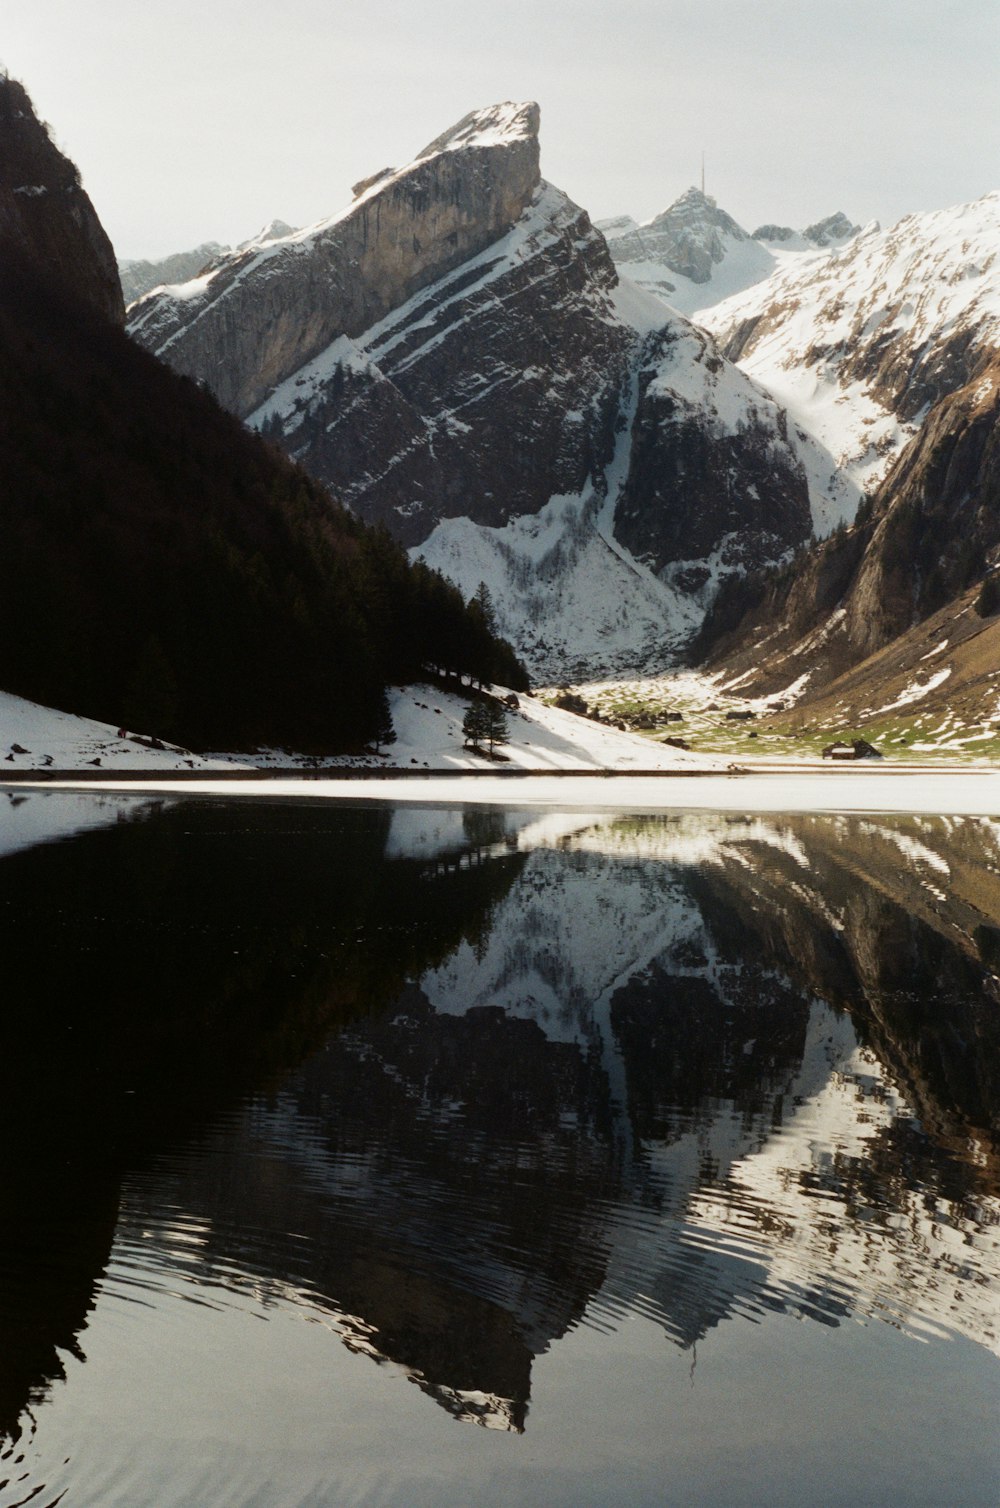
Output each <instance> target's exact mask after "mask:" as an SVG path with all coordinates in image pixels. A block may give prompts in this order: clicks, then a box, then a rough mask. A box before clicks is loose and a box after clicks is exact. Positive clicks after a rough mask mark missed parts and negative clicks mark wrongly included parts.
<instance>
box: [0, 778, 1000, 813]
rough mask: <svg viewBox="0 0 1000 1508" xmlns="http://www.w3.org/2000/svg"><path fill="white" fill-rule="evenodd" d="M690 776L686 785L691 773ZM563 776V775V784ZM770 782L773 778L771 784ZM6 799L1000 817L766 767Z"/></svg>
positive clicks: (961, 801) (958, 785) (98, 787)
mask: <svg viewBox="0 0 1000 1508" xmlns="http://www.w3.org/2000/svg"><path fill="white" fill-rule="evenodd" d="M693 775H697V776H698V779H696V780H693V779H691V776H693ZM567 777H569V778H567ZM776 777H777V778H776ZM0 784H5V785H7V787H8V793H9V794H10V795H11V796H13V794H14V792H15V791H17V792H24V791H26V790H32V789H36V790H46V791H53V790H63V791H77V792H80V791H81V790H82V791H85V792H88V793H89V792H92V793H93V794H94V795H95V796H96V795H107V794H108V793H110V792H126V791H127V792H135V793H137V794H138V793H142V794H144V795H149V794H158V795H166V794H173V795H177V796H179V795H181V794H183V795H184V796H209V797H212V796H215V797H225V798H229V799H237V798H239V797H253V798H255V799H261V798H264V799H270V800H281V801H289V800H290V801H310V802H314V801H331V800H332V801H343V802H346V803H351V802H359V801H364V802H369V801H374V802H381V803H384V804H390V805H392V804H399V803H404V802H406V803H418V804H423V805H430V806H450V805H459V806H463V805H470V804H472V805H491V806H492V805H508V806H521V807H536V806H540V807H552V808H564V809H565V808H570V809H577V808H586V809H587V810H593V811H631V812H669V811H674V810H691V809H702V810H713V811H733V812H743V813H746V812H838V813H839V812H899V813H902V812H913V813H921V814H940V815H954V816H983V817H985V816H1000V771H997V770H968V769H966V770H942V769H940V768H938V769H935V770H917V769H912V768H911V769H890V770H886V769H884V768H880V769H871V768H868V769H857V768H855V769H853V770H847V769H836V770H821V769H812V770H803V769H802V768H801V767H795V766H788V767H785V768H781V767H778V766H772V767H770V768H768V769H761V770H751V769H745V768H744V769H741V770H739V771H733V772H729V771H719V770H711V769H702V770H698V769H687V770H683V771H671V772H669V773H666V772H661V771H656V772H652V773H647V772H630V773H627V774H623V773H621V772H619V771H612V770H609V771H606V772H596V773H595V772H594V771H559V772H552V771H545V772H544V773H537V772H513V771H512V772H505V773H503V774H496V773H494V772H491V771H477V772H475V773H470V772H462V773H460V774H456V773H453V772H448V771H421V772H419V773H417V772H412V773H411V772H408V771H399V772H392V773H390V772H388V771H378V772H368V771H364V772H359V771H353V772H351V773H350V774H348V773H347V772H342V771H337V772H336V773H335V774H331V773H330V772H315V773H305V774H304V773H303V772H301V771H298V770H297V771H295V772H294V773H293V774H288V773H285V772H281V773H278V772H273V771H272V772H266V773H265V772H260V771H253V772H251V771H244V770H240V771H233V772H227V773H225V774H222V775H220V774H219V773H218V772H215V771H212V772H205V771H200V772H194V771H186V772H178V771H165V772H163V773H160V772H155V773H154V772H152V771H145V772H142V771H129V772H121V773H118V774H114V775H111V774H106V773H103V772H99V771H96V770H95V771H94V772H93V774H91V773H90V772H86V773H82V772H80V771H75V770H74V771H67V772H65V773H63V774H61V775H59V776H55V775H53V774H51V773H50V772H45V773H44V774H39V775H34V774H32V773H30V772H28V771H23V772H18V773H17V774H16V775H14V777H13V778H12V779H9V780H8V778H7V777H0Z"/></svg>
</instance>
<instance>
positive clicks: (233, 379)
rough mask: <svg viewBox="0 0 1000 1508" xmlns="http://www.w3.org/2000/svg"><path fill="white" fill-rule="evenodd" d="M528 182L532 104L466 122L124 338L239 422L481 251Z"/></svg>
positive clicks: (153, 300)
mask: <svg viewBox="0 0 1000 1508" xmlns="http://www.w3.org/2000/svg"><path fill="white" fill-rule="evenodd" d="M538 182H539V171H538V107H537V105H533V104H529V105H520V106H503V105H501V106H497V107H496V108H495V109H494V110H493V111H486V112H481V113H480V114H479V115H477V116H475V117H472V116H470V117H467V118H466V119H465V120H463V121H461V122H459V124H458V125H457V126H456V127H455V128H454V129H453V130H452V131H451V132H449V133H447V134H446V136H444V137H441V138H438V140H437V141H435V142H432V143H431V145H430V146H429V147H427V148H425V149H424V151H423V152H422V153H421V154H420V156H419V157H418V158H417V159H416V160H415V161H414V162H413V163H412V164H411V165H410V166H409V167H407V168H404V169H403V170H402V171H401V172H399V173H396V174H394V175H392V177H390V178H388V179H382V178H380V179H378V180H377V181H376V182H375V183H374V184H373V185H372V186H371V187H369V188H368V189H366V190H365V192H364V193H362V194H361V195H360V197H359V198H358V199H356V200H355V201H354V203H353V204H352V205H351V207H350V208H349V209H348V210H347V211H346V212H345V213H344V214H342V215H340V216H336V217H334V219H332V220H329V221H326V222H323V223H321V224H320V225H318V226H316V227H314V228H312V229H310V230H307V231H303V232H300V233H299V234H298V235H296V236H293V237H291V238H288V239H286V240H283V241H276V242H272V243H270V244H268V245H266V246H264V247H262V248H259V249H255V248H253V247H251V248H250V249H248V250H247V251H245V252H243V253H241V254H239V255H236V256H234V257H232V258H230V259H227V260H226V261H225V262H224V263H223V264H222V266H220V267H219V268H218V269H217V270H216V271H214V272H213V273H212V274H211V275H209V276H207V277H206V278H205V279H204V284H203V286H202V287H201V288H200V289H198V290H197V291H195V292H191V291H188V292H186V293H185V295H184V296H183V297H181V298H177V297H171V296H170V295H168V294H164V293H160V294H153V295H151V296H150V298H149V299H148V300H146V301H144V302H142V303H140V305H139V306H138V308H137V309H136V310H135V311H134V313H133V317H132V321H131V325H130V328H131V331H132V334H133V335H134V336H135V338H136V339H137V340H139V341H140V343H141V344H143V345H145V346H146V347H147V348H148V349H150V350H153V351H155V352H157V353H159V354H162V355H164V356H166V358H167V359H168V360H169V362H170V364H171V366H173V367H174V368H175V369H176V370H178V371H181V372H184V373H185V374H186V375H188V376H191V377H198V378H202V379H205V378H206V376H207V377H208V380H209V383H210V386H211V387H212V389H213V391H214V392H215V394H216V396H217V397H218V399H219V401H220V402H221V403H222V404H223V405H224V406H225V407H226V408H229V409H231V410H232V411H233V412H234V413H237V414H239V415H240V416H241V417H246V415H248V414H250V413H252V412H253V411H254V410H255V409H256V408H258V407H259V406H260V404H261V403H262V402H263V401H264V400H265V398H267V397H268V396H269V394H270V393H271V392H272V391H273V389H274V388H275V387H276V386H277V385H278V384H279V383H281V382H283V381H284V380H285V379H286V378H287V377H289V376H291V374H292V373H294V372H296V371H298V370H299V369H300V368H301V367H302V366H304V365H305V363H306V362H308V361H311V360H312V359H313V357H315V356H317V355H318V354H319V352H320V351H322V350H325V349H326V347H327V346H329V345H330V343H331V342H332V341H333V340H335V339H337V338H338V337H339V336H342V335H347V336H348V337H351V336H356V335H360V334H361V333H362V332H363V331H365V330H368V329H370V328H371V327H372V326H373V325H374V324H376V323H377V322H378V321H379V320H380V319H382V318H384V317H385V316H386V315H387V314H389V313H390V312H391V311H392V310H394V309H396V308H398V307H399V305H400V304H402V303H404V302H405V301H406V300H407V299H409V298H411V297H412V296H413V295H414V294H415V293H417V292H419V290H420V289H421V288H424V287H426V286H427V285H428V284H430V283H432V282H434V281H435V280H436V279H437V278H440V277H443V276H444V275H445V274H446V273H448V272H451V271H452V270H453V269H454V268H456V267H459V266H461V264H462V263H463V262H467V261H468V260H469V259H470V258H472V257H475V256H477V255H478V254H479V253H480V252H482V251H485V249H486V248H487V247H488V246H490V245H491V244H492V243H493V242H494V241H497V240H498V239H499V238H500V237H501V236H503V235H504V234H505V233H506V232H507V231H508V230H510V228H511V226H512V225H513V224H514V223H515V222H516V221H517V220H518V218H519V217H520V215H521V214H522V212H523V211H524V209H525V207H526V206H527V204H528V203H529V202H530V200H531V197H532V195H533V193H534V191H535V189H536V187H537V185H538ZM189 288H190V285H189ZM192 300H194V301H195V306H194V307H192Z"/></svg>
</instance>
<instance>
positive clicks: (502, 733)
mask: <svg viewBox="0 0 1000 1508" xmlns="http://www.w3.org/2000/svg"><path fill="white" fill-rule="evenodd" d="M484 706H485V710H486V720H485V723H486V733H485V736H486V738H487V740H488V742H489V746H490V753H491V754H492V752H493V745H494V744H505V743H506V742H507V740H508V738H509V737H510V729H509V728H508V726H507V714H506V712H505V711H504V710H503V707H502V706H501V705H500V703H499V702H486V703H484Z"/></svg>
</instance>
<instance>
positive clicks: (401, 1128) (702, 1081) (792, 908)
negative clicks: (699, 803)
mask: <svg viewBox="0 0 1000 1508" xmlns="http://www.w3.org/2000/svg"><path fill="white" fill-rule="evenodd" d="M7 799H8V798H5V797H3V798H0V800H4V801H6V800H7ZM33 804H34V810H33V811H32V810H31V807H32V805H33ZM5 829H6V831H5ZM0 853H3V854H4V855H5V857H3V859H2V860H0V907H2V910H0V915H2V917H3V944H4V957H5V958H6V959H7V961H8V980H9V981H11V982H13V981H14V980H17V981H19V983H18V984H17V986H16V987H14V986H13V984H12V983H11V987H10V989H9V994H8V1007H7V1011H6V1028H5V1051H4V1055H3V1060H2V1063H0V1078H2V1081H3V1082H2V1085H0V1088H2V1089H3V1096H2V1109H0V1130H2V1134H3V1136H4V1143H5V1147H6V1150H7V1173H8V1176H7V1179H6V1189H7V1200H6V1208H5V1215H4V1220H3V1226H2V1234H0V1437H2V1441H3V1443H2V1444H0V1504H4V1505H8V1504H13V1503H20V1502H24V1501H27V1500H28V1499H29V1497H31V1494H33V1493H34V1494H35V1496H34V1497H31V1501H33V1502H39V1503H45V1502H55V1501H56V1500H57V1499H58V1498H59V1495H60V1494H61V1493H65V1494H66V1496H65V1499H64V1500H65V1501H66V1502H67V1503H68V1502H73V1503H92V1504H98V1503H108V1502H122V1503H126V1502H127V1503H129V1504H144V1503H150V1504H156V1505H158V1508H159V1505H161V1504H173V1503H177V1504H182V1503H183V1504H195V1503H223V1502H225V1503H229V1502H232V1503H240V1504H243V1503H252V1502H259V1503H262V1504H264V1503H276V1502H281V1503H282V1504H285V1503H288V1504H298V1503H302V1504H305V1503H355V1502H357V1503H383V1502H385V1503H390V1502H391V1503H396V1502H399V1503H424V1502H426V1503H438V1504H440V1503H452V1502H454V1503H472V1502H480V1503H508V1502H509V1503H521V1502H524V1503H532V1502H535V1503H537V1502H539V1501H545V1502H547V1503H567V1504H568V1503H574V1504H579V1503H594V1504H598V1503H612V1502H622V1501H629V1502H634V1503H646V1502H649V1503H662V1502H664V1501H685V1502H694V1503H726V1502H732V1501H734V1500H740V1501H765V1500H766V1501H769V1502H789V1503H791V1502H793V1501H795V1502H801V1501H803V1500H810V1501H822V1502H825V1503H827V1502H829V1503H833V1502H845V1503H846V1502H853V1503H859V1502H877V1501H882V1500H883V1499H884V1496H885V1494H886V1493H888V1492H890V1491H891V1492H892V1494H893V1496H894V1500H896V1501H903V1502H906V1503H908V1504H910V1503H918V1502H919V1503H924V1502H926V1503H940V1502H942V1501H949V1502H954V1503H962V1504H978V1503H992V1502H994V1501H996V1499H997V1497H998V1496H1000V1449H998V1446H997V1439H998V1431H997V1425H998V1424H1000V1414H998V1402H1000V1388H998V1366H997V1357H998V1355H1000V1157H998V1151H1000V1147H998V1142H1000V1004H998V1002H1000V825H998V824H997V823H994V822H992V821H987V820H984V819H979V818H963V819H946V818H939V817H920V818H902V817H892V818H884V819H882V818H874V817H864V818H861V817H843V818H836V817H827V816H815V815H804V816H795V817H775V816H771V815H768V816H767V817H754V816H745V817H744V816H734V815H731V814H730V815H725V816H721V815H720V816H714V815H710V814H700V813H685V814H683V815H681V816H677V817H664V816H659V817H655V818H643V817H637V816H634V815H630V816H628V817H617V818H616V817H614V816H610V815H608V814H602V815H594V816H588V815H587V814H583V813H575V814H571V815H570V814H565V813H562V814H560V813H551V814H540V813H538V812H537V811H533V812H519V811H517V810H514V809H503V808H490V809H476V808H467V809H464V810H459V809H452V810H443V809H442V810H435V809H433V808H426V809H423V808H415V807H408V808H406V809H397V810H393V809H391V808H383V809H371V808H368V809H360V808H351V807H349V806H331V805H330V804H325V805H321V804H316V805H310V804H308V803H303V804H292V803H285V804H282V803H269V802H261V803H256V802H254V803H250V802H238V801H237V802H226V801H209V800H192V799H176V800H174V799H162V800H161V799H157V800H155V801H152V802H151V801H149V800H148V799H147V798H142V797H139V796H128V795H126V796H122V797H120V798H101V799H100V800H95V798H94V797H91V796H84V797H80V796H70V795H63V794H62V793H56V792H52V791H45V792H41V793H35V794H31V795H28V796H27V797H26V798H24V793H18V800H17V803H16V805H15V803H14V802H13V800H10V804H9V807H8V808H7V810H6V811H5V809H4V806H3V805H0ZM22 981H23V982H22ZM470 1426H473V1427H470ZM482 1426H485V1428H482Z"/></svg>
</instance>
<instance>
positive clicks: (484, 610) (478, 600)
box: [469, 581, 499, 635]
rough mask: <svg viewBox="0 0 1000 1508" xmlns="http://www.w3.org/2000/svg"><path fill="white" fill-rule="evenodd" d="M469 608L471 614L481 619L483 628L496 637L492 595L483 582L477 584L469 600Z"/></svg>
mask: <svg viewBox="0 0 1000 1508" xmlns="http://www.w3.org/2000/svg"><path fill="white" fill-rule="evenodd" d="M469 607H470V608H471V609H472V610H473V612H478V615H479V616H480V617H481V618H482V621H483V626H484V627H485V628H486V629H487V630H488V632H489V633H491V634H493V635H496V634H497V633H498V632H499V630H498V628H497V614H496V608H495V607H494V605H493V595H492V593H491V592H490V589H489V587H488V586H487V585H486V582H485V581H481V582H480V583H479V585H478V586H477V587H476V590H475V592H474V593H473V595H472V596H471V597H470V598H469Z"/></svg>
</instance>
